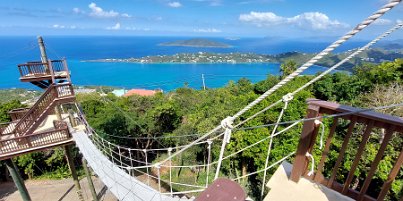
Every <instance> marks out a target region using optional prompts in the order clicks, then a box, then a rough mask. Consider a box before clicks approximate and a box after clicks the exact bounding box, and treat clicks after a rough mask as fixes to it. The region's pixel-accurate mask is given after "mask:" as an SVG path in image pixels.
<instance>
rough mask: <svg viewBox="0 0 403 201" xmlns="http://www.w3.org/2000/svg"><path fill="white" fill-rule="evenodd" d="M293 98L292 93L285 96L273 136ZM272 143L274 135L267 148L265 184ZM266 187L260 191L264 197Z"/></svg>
mask: <svg viewBox="0 0 403 201" xmlns="http://www.w3.org/2000/svg"><path fill="white" fill-rule="evenodd" d="M292 99H293V96H292V95H291V94H287V95H285V96H283V102H284V107H283V109H281V112H280V114H279V115H278V118H277V122H276V125H275V126H274V128H273V130H272V132H271V134H270V136H273V135H274V134H275V133H276V130H277V127H278V124H279V123H280V121H281V119H282V118H283V115H284V111H285V110H286V109H287V107H288V102H290V101H291V100H292ZM272 144H273V137H271V138H270V141H269V146H268V148H267V154H266V161H265V164H264V169H265V170H264V173H263V184H265V183H266V174H267V169H266V168H267V166H268V165H269V159H270V152H271V147H272ZM264 189H265V186H264V185H262V190H261V192H260V195H261V197H263V194H264Z"/></svg>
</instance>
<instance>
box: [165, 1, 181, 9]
mask: <svg viewBox="0 0 403 201" xmlns="http://www.w3.org/2000/svg"><path fill="white" fill-rule="evenodd" d="M168 6H169V7H172V8H179V7H182V4H181V3H180V2H178V1H174V2H169V3H168Z"/></svg>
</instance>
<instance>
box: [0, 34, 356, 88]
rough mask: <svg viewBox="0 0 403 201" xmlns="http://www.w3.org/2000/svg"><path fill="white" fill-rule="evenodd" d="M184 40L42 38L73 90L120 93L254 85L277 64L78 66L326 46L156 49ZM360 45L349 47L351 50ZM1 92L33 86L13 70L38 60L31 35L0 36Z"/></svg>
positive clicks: (272, 43) (270, 43)
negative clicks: (61, 62)
mask: <svg viewBox="0 0 403 201" xmlns="http://www.w3.org/2000/svg"><path fill="white" fill-rule="evenodd" d="M178 39H186V38H185V37H139V36H136V37H129V36H127V37H113V36H96V37H90V36H44V40H45V45H46V48H47V53H48V57H49V58H50V59H60V58H63V57H65V58H67V61H68V64H69V68H70V70H71V73H72V79H73V83H74V84H76V85H105V86H116V87H124V88H146V89H156V88H161V89H163V90H164V91H170V90H173V89H175V88H178V87H182V86H184V84H185V83H187V84H188V86H189V87H193V88H196V89H199V88H201V87H202V79H201V75H202V74H205V81H206V86H207V87H211V88H215V87H221V86H223V85H225V84H226V83H228V81H229V80H238V79H239V78H241V77H246V78H248V79H250V80H251V81H252V82H257V81H260V80H263V79H265V77H266V76H267V75H268V74H272V75H278V74H279V64H275V63H270V64H267V63H265V64H261V63H256V64H139V63H101V62H81V61H82V60H89V59H102V58H128V57H135V58H138V57H143V56H151V55H172V54H176V53H195V52H215V53H230V52H252V53H258V54H277V53H281V52H287V51H303V52H317V51H320V50H321V49H323V48H324V47H326V46H327V45H328V43H326V42H317V43H313V42H290V41H283V42H281V41H277V40H270V39H267V38H244V39H239V40H228V39H225V38H212V40H217V41H220V42H224V43H227V44H230V45H231V46H232V47H231V48H194V47H166V46H159V45H158V44H160V43H162V42H166V41H174V40H178ZM360 44H361V43H352V44H350V45H349V46H348V47H349V48H354V47H356V46H359V45H360ZM0 45H1V50H2V51H1V52H0V75H2V77H1V80H0V89H4V88H13V87H17V88H29V89H35V86H33V85H31V84H29V83H21V82H20V81H19V79H18V78H19V72H18V68H17V65H18V64H19V63H25V62H27V61H38V60H40V55H39V49H38V46H37V44H36V37H35V36H19V37H14V36H2V37H0ZM323 70H324V68H322V67H319V66H313V67H312V68H310V69H308V70H307V71H306V72H305V73H306V74H315V73H317V72H319V71H323Z"/></svg>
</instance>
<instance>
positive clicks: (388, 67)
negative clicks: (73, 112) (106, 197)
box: [0, 59, 403, 200]
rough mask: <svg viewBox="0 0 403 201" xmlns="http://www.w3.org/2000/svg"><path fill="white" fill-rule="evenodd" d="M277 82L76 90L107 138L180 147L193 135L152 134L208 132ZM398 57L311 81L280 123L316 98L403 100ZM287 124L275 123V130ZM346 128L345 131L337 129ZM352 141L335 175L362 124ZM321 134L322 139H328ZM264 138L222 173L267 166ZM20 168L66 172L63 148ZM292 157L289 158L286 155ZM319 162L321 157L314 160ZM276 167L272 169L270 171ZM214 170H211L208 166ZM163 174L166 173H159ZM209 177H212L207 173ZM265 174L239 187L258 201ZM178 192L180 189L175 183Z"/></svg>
mask: <svg viewBox="0 0 403 201" xmlns="http://www.w3.org/2000/svg"><path fill="white" fill-rule="evenodd" d="M295 65H296V64H295V62H292V61H289V62H285V63H284V64H283V65H282V66H281V69H282V73H283V75H282V76H281V77H284V75H286V74H288V73H290V72H292V71H293V69H295ZM310 79H312V76H300V77H297V78H296V79H294V80H293V81H291V82H289V83H288V84H287V85H286V86H284V87H282V88H280V89H279V90H278V91H277V92H275V93H274V94H272V95H271V96H269V97H268V98H267V99H265V100H264V101H262V102H261V103H260V104H259V105H258V106H257V107H255V108H253V109H252V110H250V111H249V112H247V113H246V114H245V115H244V116H242V117H241V120H243V119H245V118H247V117H248V116H250V115H252V114H254V113H255V112H257V111H259V110H261V109H263V108H265V107H267V106H268V105H269V104H271V103H273V102H275V101H277V100H278V99H281V97H282V96H283V95H284V94H286V93H288V92H292V91H293V90H295V89H297V88H298V87H300V86H301V85H302V84H304V83H306V82H307V81H308V80H310ZM279 81H280V77H278V76H271V75H269V76H268V77H267V78H266V79H265V80H263V81H261V82H258V83H255V84H253V83H251V82H250V81H249V80H247V79H240V80H238V81H236V82H229V83H228V84H227V85H226V86H225V87H222V88H218V89H207V90H195V89H191V88H187V87H184V88H179V89H177V90H176V91H173V92H170V93H167V94H162V93H160V94H157V95H155V96H152V97H141V96H131V97H116V96H114V95H113V94H108V95H107V96H100V95H99V94H97V93H94V94H90V95H88V94H86V95H79V96H78V100H79V102H80V103H81V106H82V107H83V109H84V112H85V114H86V117H87V120H88V121H89V123H90V124H91V125H92V126H93V127H94V128H95V130H97V132H98V133H99V134H100V135H101V136H102V137H103V138H105V139H107V140H109V141H111V142H114V143H116V144H119V145H123V146H127V147H133V148H147V149H149V148H157V147H173V148H175V147H176V146H178V145H184V144H187V143H189V142H190V141H192V140H194V139H195V138H196V137H186V138H184V137H175V138H164V139H155V138H154V137H161V136H182V135H189V134H197V133H205V132H207V131H209V130H210V129H212V128H214V127H215V126H217V125H218V124H220V121H221V120H222V119H224V118H225V117H227V116H229V115H233V114H234V113H236V112H237V111H238V110H239V109H241V108H243V107H244V106H245V105H247V104H248V103H249V102H251V101H253V100H254V99H256V98H257V97H258V96H259V95H260V94H262V93H264V92H265V91H266V90H267V89H269V88H270V87H272V86H273V85H275V84H276V83H277V82H279ZM402 86H403V60H402V59H399V60H396V61H394V62H385V63H382V64H380V65H372V64H365V65H361V66H357V67H356V68H355V69H354V72H353V73H352V74H346V73H341V72H340V73H334V74H331V75H327V76H325V77H324V78H323V79H322V80H320V81H318V82H316V83H315V84H314V85H313V86H310V87H308V88H307V89H305V90H303V91H301V92H300V93H298V94H296V95H295V97H294V99H293V100H292V101H291V102H290V104H289V106H288V108H287V110H286V111H285V114H284V117H283V119H282V121H290V120H296V119H300V118H303V117H304V115H305V112H306V107H307V105H306V99H307V98H314V97H315V98H319V99H322V100H331V101H338V102H341V103H343V104H348V105H353V106H360V107H374V106H381V105H388V104H392V103H401V102H403V87H402ZM17 106H19V105H18V102H15V101H14V102H11V103H5V104H1V105H0V118H2V119H0V121H6V120H8V119H7V115H6V113H5V112H7V110H9V109H10V108H13V107H17ZM282 107H283V105H281V104H280V105H278V106H276V107H274V108H272V109H270V110H268V111H266V112H265V113H264V114H262V115H260V116H258V117H256V118H254V119H252V120H251V121H248V122H247V123H246V124H244V125H243V126H242V127H244V128H247V127H253V126H257V125H265V124H270V123H274V122H276V119H277V117H278V114H279V111H280V110H281V108H282ZM380 112H386V113H389V114H393V115H396V116H403V109H402V108H401V107H400V108H392V109H389V110H383V111H380ZM331 122H332V120H330V119H328V120H324V123H325V125H326V130H328V129H329V128H330V126H331ZM346 125H347V126H348V122H342V123H341V124H340V126H339V128H338V130H340V132H339V134H338V135H336V138H335V140H334V142H332V147H331V148H332V149H331V150H332V151H331V153H330V155H329V160H328V161H327V162H326V164H325V165H326V167H325V172H324V175H325V176H328V175H329V174H330V172H329V171H330V170H331V167H332V166H333V164H334V161H335V160H336V158H337V156H338V150H339V149H340V147H341V144H342V142H343V136H344V134H345V133H343V132H345V128H346ZM285 126H287V125H284V126H280V127H279V128H278V130H281V129H283V128H284V127H285ZM301 128H302V124H299V125H298V126H296V127H294V128H292V129H290V130H289V131H288V132H285V133H284V134H282V135H279V136H277V137H276V138H275V139H274V141H273V148H272V151H271V155H270V162H269V164H272V163H274V162H275V161H277V160H279V159H281V158H283V157H284V156H286V155H287V154H289V153H290V152H292V151H295V149H296V146H297V144H298V140H299V135H300V131H301ZM272 129H273V127H270V126H269V127H260V128H254V129H239V130H237V131H235V132H234V133H233V134H232V140H231V142H230V143H229V144H228V146H227V149H226V155H227V154H228V153H233V152H235V151H237V150H239V149H241V148H243V147H245V146H247V145H250V144H252V143H255V142H257V141H259V140H261V139H263V138H265V137H267V136H268V135H269V134H270V132H271V130H272ZM342 130H343V131H342ZM355 133H356V134H357V135H354V136H355V138H353V140H352V142H351V143H350V144H349V146H348V152H347V154H346V159H345V160H344V163H343V165H342V167H341V168H340V170H339V174H338V175H339V177H338V178H336V179H337V180H340V181H342V180H343V179H345V177H346V175H347V173H348V170H349V168H350V167H351V163H352V160H353V159H354V156H355V155H354V154H355V153H356V147H358V144H359V143H360V133H362V129H361V130H359V129H357V130H356V131H355ZM379 133H381V131H379V132H378V131H376V132H375V133H374V135H371V139H370V142H371V143H369V144H368V146H366V148H365V149H366V150H365V153H367V154H366V155H365V156H364V158H363V160H364V162H363V163H362V165H360V166H359V171H357V173H356V177H355V180H354V181H353V186H352V187H353V188H356V189H359V188H360V185H361V184H362V182H363V180H364V179H365V175H366V172H367V171H368V169H367V168H365V165H367V166H368V164H370V162H371V161H372V160H373V158H374V157H375V154H376V153H377V149H378V148H379V146H380V143H379V141H380V140H381V137H382V136H381V135H380V134H379ZM136 137H149V138H148V139H147V140H144V139H136ZM325 137H326V136H325ZM402 143H403V141H402V137H401V136H394V138H393V140H392V143H391V144H390V146H388V148H387V151H386V157H385V158H384V159H383V160H382V162H381V164H380V168H379V171H377V172H376V175H375V182H373V183H372V184H371V188H370V189H371V192H372V193H374V194H376V193H377V192H378V191H379V188H380V186H381V184H382V183H383V181H385V180H386V178H387V176H388V174H389V172H388V170H389V169H390V167H391V166H393V162H394V160H395V159H396V157H397V156H398V154H399V152H400V149H401V146H402ZM220 145H221V143H220V142H219V141H215V142H214V143H213V149H212V154H213V161H215V160H216V159H217V158H218V154H219V149H220ZM267 147H268V141H264V142H263V143H261V144H259V145H258V146H254V147H252V148H250V149H247V150H245V151H244V152H242V153H240V154H238V155H236V156H234V157H231V159H230V160H225V161H224V163H223V166H222V169H221V170H222V173H221V174H222V175H223V176H224V175H225V176H227V177H230V178H236V177H239V176H241V175H245V174H247V173H249V172H254V171H256V170H260V169H263V168H264V165H265V159H266V153H267ZM315 150H316V152H315V153H314V155H315V157H316V159H319V154H320V152H319V150H318V149H315ZM137 157H138V158H137V159H138V160H143V159H144V156H137ZM163 157H166V152H165V153H163V152H160V153H157V154H155V155H151V156H149V160H153V161H157V160H159V159H160V158H163ZM16 160H17V162H18V165H19V166H20V167H21V169H22V170H24V173H25V174H26V175H28V176H29V177H35V176H39V175H42V174H43V172H51V171H53V172H54V171H58V172H59V173H58V174H57V175H60V177H63V176H65V175H64V173H65V172H66V171H65V170H67V169H66V164H65V162H64V160H63V153H62V152H61V151H60V150H56V151H50V152H45V153H36V154H30V155H26V156H23V157H18V158H16ZM206 160H207V152H206V146H205V144H203V145H200V146H196V147H194V148H192V149H190V150H189V151H186V152H184V153H183V154H182V155H181V156H180V157H178V158H175V159H174V161H173V162H172V163H174V164H176V165H191V164H204V163H205V162H206ZM291 161H292V160H291ZM315 161H318V160H315ZM274 170H275V169H271V170H270V172H269V173H270V174H272V173H273V171H274ZM212 172H213V171H212ZM174 173H175V174H174V175H175V176H174V178H173V180H174V181H179V180H180V181H182V182H185V183H190V184H198V185H204V183H203V182H205V181H204V176H203V174H204V175H205V171H204V170H202V171H199V170H197V171H195V170H187V169H183V170H182V169H179V170H174ZM163 176H166V175H163ZM212 176H213V175H211V177H210V178H212ZM262 177H263V174H257V175H254V176H252V177H248V178H247V179H243V180H241V181H240V182H241V184H242V185H243V186H244V187H245V188H246V189H247V190H248V192H249V194H250V195H252V196H253V197H255V198H258V197H259V195H260V193H259V192H260V186H261V185H262V184H261V180H262ZM402 186H403V173H402V171H400V173H399V175H398V177H397V180H396V181H395V182H394V183H393V186H392V190H391V193H390V194H389V195H388V199H390V200H397V199H398V198H399V197H401V196H402ZM177 190H181V189H180V188H179V187H178V189H177Z"/></svg>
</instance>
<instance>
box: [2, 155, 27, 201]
mask: <svg viewBox="0 0 403 201" xmlns="http://www.w3.org/2000/svg"><path fill="white" fill-rule="evenodd" d="M4 162H5V164H6V166H7V169H8V171H9V172H10V175H11V177H12V178H13V180H14V183H15V185H16V186H17V188H18V191H19V192H20V194H21V198H22V200H24V201H31V197H30V196H29V193H28V190H27V187H25V184H24V180H23V179H22V178H21V175H20V173H19V172H18V168H17V166H16V165H15V163H14V162H13V161H12V160H11V159H7V160H5V161H4Z"/></svg>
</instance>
